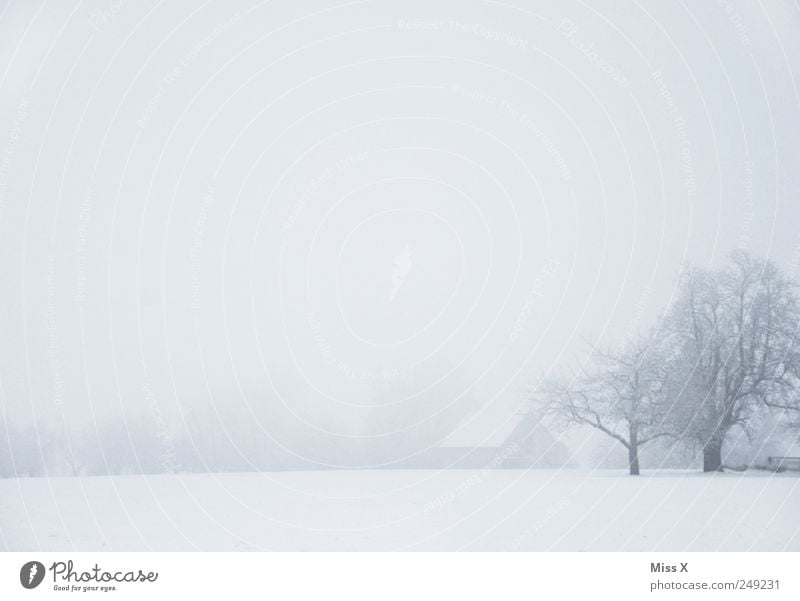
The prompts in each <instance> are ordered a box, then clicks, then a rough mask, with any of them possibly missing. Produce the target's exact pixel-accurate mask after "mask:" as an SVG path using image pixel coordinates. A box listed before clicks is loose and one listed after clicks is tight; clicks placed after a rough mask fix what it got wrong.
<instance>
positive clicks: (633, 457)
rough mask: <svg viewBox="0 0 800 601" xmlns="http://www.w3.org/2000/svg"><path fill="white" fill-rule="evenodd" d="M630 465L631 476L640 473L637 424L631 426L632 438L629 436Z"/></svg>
mask: <svg viewBox="0 0 800 601" xmlns="http://www.w3.org/2000/svg"><path fill="white" fill-rule="evenodd" d="M628 466H629V467H630V470H631V476H638V475H639V432H638V430H637V428H636V426H631V427H630V438H628Z"/></svg>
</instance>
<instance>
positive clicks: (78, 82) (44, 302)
mask: <svg viewBox="0 0 800 601" xmlns="http://www.w3.org/2000/svg"><path fill="white" fill-rule="evenodd" d="M622 7H623V5H621V4H620V3H615V2H601V3H599V4H597V3H593V4H592V5H591V6H589V5H585V4H582V3H569V2H568V3H560V2H559V3H543V4H540V5H536V6H531V5H529V4H528V3H523V2H513V3H505V4H498V3H490V2H477V1H476V2H455V1H452V2H451V1H447V2H437V3H430V2H416V1H412V2H388V3H387V2H349V3H341V4H333V3H323V2H305V3H292V2H263V3H255V2H225V3H222V2H217V3H206V4H202V5H197V4H194V3H189V2H178V3H164V4H157V3H154V2H149V1H146V2H136V3H132V2H131V3H128V2H124V1H119V2H89V3H84V4H72V3H65V4H51V5H45V4H36V3H26V2H17V1H11V2H8V3H5V4H4V5H3V6H2V13H0V73H1V75H0V90H2V92H0V281H2V282H3V288H2V290H3V294H2V297H0V298H1V299H2V300H0V324H1V325H0V332H2V338H0V401H1V402H0V407H2V411H3V418H4V420H5V421H6V422H8V423H13V424H14V425H15V427H17V428H21V429H24V428H34V429H36V428H38V427H40V426H39V425H40V424H42V423H45V424H48V423H49V424H57V425H58V427H64V428H65V430H66V431H67V432H72V433H76V432H83V431H86V430H88V431H101V430H102V431H104V432H105V434H104V435H105V436H110V437H111V438H114V436H115V435H114V434H113V432H115V430H114V429H113V427H108V428H106V427H104V426H103V424H109V423H114V420H122V421H123V422H124V423H125V424H129V425H130V427H131V428H132V427H133V426H132V425H131V424H135V423H136V420H143V423H145V424H146V425H145V426H144V428H145V429H148V428H149V429H151V430H152V431H154V432H155V433H156V434H157V436H158V439H159V440H160V441H161V444H162V446H164V447H165V449H162V456H163V454H164V453H166V454H169V453H170V452H174V449H173V450H172V451H170V448H171V447H173V446H176V445H178V444H179V442H178V441H179V439H180V435H179V432H181V431H184V430H189V431H191V430H192V428H194V427H196V426H193V424H204V426H203V427H202V428H201V429H200V431H202V432H205V434H200V435H199V439H198V438H197V437H195V439H194V444H196V445H198V446H202V444H207V443H208V442H209V441H208V438H207V432H208V431H209V428H210V429H211V431H212V432H213V431H215V430H214V429H215V428H216V431H217V432H218V433H219V434H218V435H219V437H220V440H223V441H224V440H228V441H229V442H230V444H232V445H233V446H237V445H240V444H243V443H242V440H243V437H244V436H245V435H244V434H242V432H245V431H246V432H248V434H247V436H249V437H250V438H251V439H252V440H255V441H262V442H263V444H264V445H266V446H268V447H269V448H272V449H280V452H281V453H282V454H283V455H284V456H293V457H298V458H302V459H303V460H307V461H309V462H311V463H312V464H316V465H334V466H336V465H358V466H373V465H384V464H386V463H391V462H393V461H398V460H401V459H407V458H409V457H413V456H414V455H415V454H416V453H419V452H421V451H424V450H425V449H427V448H429V447H431V446H436V445H438V444H439V443H440V442H441V441H442V440H444V439H445V437H446V436H447V435H448V434H450V432H451V431H452V430H453V429H454V428H455V427H456V426H457V425H458V424H459V423H460V422H461V420H462V419H463V418H464V417H465V416H472V417H471V420H472V421H473V422H474V423H476V424H480V427H479V428H476V434H475V436H474V443H472V444H475V445H480V444H481V443H482V442H485V440H487V439H489V438H491V437H493V436H498V435H499V434H500V433H502V432H504V431H506V430H508V429H509V427H510V426H511V425H512V423H513V421H514V420H515V419H516V418H517V417H518V415H517V414H518V412H519V411H520V409H521V407H523V406H524V401H525V400H526V398H527V396H528V394H529V393H530V390H531V389H532V388H535V387H536V383H537V382H538V381H540V380H541V379H542V378H546V377H548V376H549V375H551V374H553V373H557V372H558V371H559V370H562V369H565V368H567V367H569V366H571V365H574V364H576V363H580V361H581V360H582V358H583V357H584V356H585V353H586V342H587V340H589V341H593V342H595V343H599V344H615V343H619V342H620V341H624V340H625V339H626V338H627V337H630V336H632V335H633V334H634V333H635V332H637V331H639V330H641V329H642V328H644V327H645V326H648V325H650V324H653V323H656V322H657V321H658V319H659V317H660V316H661V315H662V313H663V312H664V310H665V308H666V307H667V305H668V304H669V302H670V300H671V299H672V298H673V296H674V294H675V291H676V286H677V275H678V273H679V270H680V268H681V266H682V265H683V264H686V263H692V264H694V265H699V266H715V265H718V264H719V263H720V262H721V261H723V260H724V258H725V257H726V255H727V254H728V253H729V252H730V251H731V250H732V249H735V248H744V249H747V250H749V251H752V252H753V253H756V254H757V255H759V256H763V257H767V258H770V259H772V260H774V261H775V263H776V264H777V265H779V266H780V267H781V268H782V269H783V270H784V271H785V272H786V273H788V274H789V275H792V276H797V275H800V235H798V228H797V224H798V223H800V202H798V189H800V171H798V169H797V168H796V164H795V163H796V157H797V156H800V138H799V137H798V135H797V132H798V131H800V112H799V111H798V108H799V107H800V92H798V82H797V77H796V75H797V74H798V67H800V61H798V57H800V52H798V51H799V50H800V47H799V46H800V38H799V37H798V36H797V35H796V32H797V31H798V30H800V18H799V17H798V12H797V10H796V7H794V8H793V7H792V6H791V5H790V4H789V3H785V4H784V3H780V2H771V3H768V4H766V5H763V6H761V5H757V4H752V3H745V2H737V1H730V2H728V1H724V2H719V3H704V4H693V5H684V4H681V3H674V4H669V5H665V4H663V3H659V2H643V3H634V4H630V5H627V6H625V8H624V10H623V8H622ZM34 431H36V430H34ZM231 433H233V434H231ZM128 434H129V435H130V431H128ZM121 435H122V434H120V436H121ZM214 436H216V435H214ZM582 436H583V435H578V436H577V441H576V440H575V436H574V435H573V440H571V441H568V442H570V443H571V445H572V446H573V450H575V452H576V453H579V454H580V452H583V451H582V450H581V449H580V447H581V445H582V444H583V438H582ZM501 438H502V437H501ZM587 440H588V439H587ZM231 441H232V442H231ZM267 441H269V442H267ZM262 442H252V444H251V447H252V448H253V449H256V450H253V451H252V453H253V454H254V455H256V454H257V453H258V451H257V449H258V448H259V446H258V445H259V444H262ZM109 444H110V443H109ZM226 444H227V443H226ZM248 444H250V443H248ZM101 446H102V443H101ZM575 447H577V448H575ZM106 449H107V450H108V452H109V453H111V454H112V455H113V450H109V449H110V447H109V446H108V445H106ZM584 451H585V449H584ZM276 452H277V451H276ZM586 453H588V451H586ZM110 460H111V458H110V457H109V458H107V459H106V460H104V461H110ZM163 461H164V460H163V457H162V464H163ZM255 463H256V464H257V465H258V464H259V463H258V461H256V462H255Z"/></svg>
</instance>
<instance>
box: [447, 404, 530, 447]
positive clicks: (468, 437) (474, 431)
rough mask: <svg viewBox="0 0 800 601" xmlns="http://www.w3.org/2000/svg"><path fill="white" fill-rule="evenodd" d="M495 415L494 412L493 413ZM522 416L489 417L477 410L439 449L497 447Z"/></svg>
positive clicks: (467, 417) (488, 413) (484, 412)
mask: <svg viewBox="0 0 800 601" xmlns="http://www.w3.org/2000/svg"><path fill="white" fill-rule="evenodd" d="M495 413H496V412H495ZM522 418H523V416H522V415H520V414H518V413H512V414H511V415H500V416H497V415H491V413H490V412H489V411H486V410H481V409H479V410H477V411H472V412H471V413H468V414H467V415H466V416H465V417H464V419H462V420H461V422H460V423H459V424H458V425H457V426H456V427H455V429H454V430H453V431H452V432H450V434H448V435H447V437H446V438H445V439H444V440H442V442H441V443H440V444H439V446H440V447H499V446H502V444H503V443H504V442H505V440H506V439H507V438H508V435H509V434H511V432H512V431H513V430H514V428H516V427H517V424H519V422H520V421H521V420H522Z"/></svg>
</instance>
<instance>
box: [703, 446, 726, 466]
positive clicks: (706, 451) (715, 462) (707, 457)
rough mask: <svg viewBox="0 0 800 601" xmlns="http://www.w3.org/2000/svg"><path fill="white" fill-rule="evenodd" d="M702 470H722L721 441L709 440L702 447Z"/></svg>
mask: <svg viewBox="0 0 800 601" xmlns="http://www.w3.org/2000/svg"><path fill="white" fill-rule="evenodd" d="M703 471H704V472H721V471H722V441H717V440H709V441H708V442H707V443H706V446H704V447H703Z"/></svg>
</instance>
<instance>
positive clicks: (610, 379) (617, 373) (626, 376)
mask: <svg viewBox="0 0 800 601" xmlns="http://www.w3.org/2000/svg"><path fill="white" fill-rule="evenodd" d="M664 348H665V345H663V344H661V343H658V342H656V340H655V337H653V336H646V337H642V338H639V339H636V340H634V341H632V342H631V343H629V344H627V345H625V347H623V348H622V349H619V350H615V351H599V350H597V349H595V350H594V352H593V354H592V357H591V359H590V361H589V364H588V367H587V368H585V369H582V370H581V371H580V373H579V374H578V375H577V376H576V377H574V378H572V379H571V380H570V381H564V380H552V381H549V382H546V383H545V384H544V385H543V386H542V387H541V389H540V390H539V394H538V395H537V398H538V403H539V405H540V409H541V410H542V411H543V413H544V415H546V416H549V417H550V418H551V419H553V420H554V421H555V422H556V423H557V424H560V425H562V426H569V425H585V426H589V427H592V428H594V429H596V430H598V431H600V432H602V433H603V434H605V435H607V436H609V437H611V438H613V439H614V440H616V441H617V442H619V443H620V444H621V445H622V446H624V447H625V448H626V449H627V451H628V466H629V469H630V473H631V475H634V476H636V475H639V451H640V449H641V447H642V446H644V445H645V444H647V443H648V442H650V441H652V440H655V439H656V438H660V437H663V436H669V435H670V433H671V429H670V426H669V424H668V422H667V419H666V417H667V409H668V407H669V405H668V403H667V399H666V397H665V394H666V390H667V386H666V384H667V382H668V381H669V371H668V370H667V369H665V354H664Z"/></svg>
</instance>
